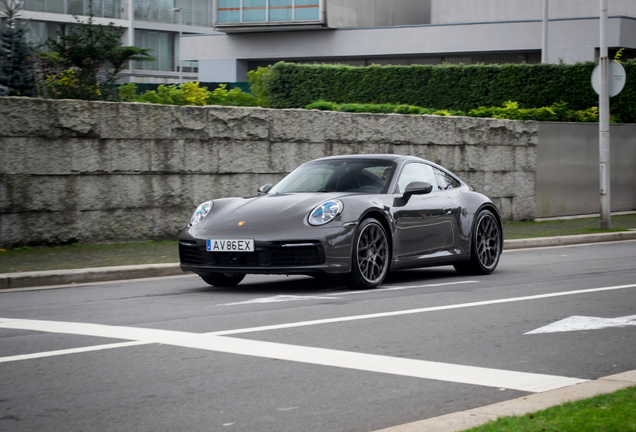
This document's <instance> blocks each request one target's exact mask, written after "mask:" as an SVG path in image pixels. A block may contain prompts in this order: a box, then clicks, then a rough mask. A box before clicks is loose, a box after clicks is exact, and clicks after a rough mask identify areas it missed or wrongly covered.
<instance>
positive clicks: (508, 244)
mask: <svg viewBox="0 0 636 432" xmlns="http://www.w3.org/2000/svg"><path fill="white" fill-rule="evenodd" d="M634 239H636V231H620V232H610V233H597V234H580V235H569V236H557V237H538V238H526V239H519V240H504V251H508V250H514V249H525V248H535V247H549V246H565V245H576V244H587V243H599V242H609V241H620V240H634ZM183 274H184V273H183V272H182V271H181V269H180V268H179V264H178V263H166V264H142V265H130V266H117V267H96V268H84V269H76V270H50V271H33V272H20V273H2V274H0V289H7V288H23V287H37V286H49V285H64V284H73V283H89V282H102V281H111V280H121V279H138V278H150V277H160V276H174V275H183Z"/></svg>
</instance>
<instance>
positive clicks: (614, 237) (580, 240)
mask: <svg viewBox="0 0 636 432" xmlns="http://www.w3.org/2000/svg"><path fill="white" fill-rule="evenodd" d="M635 239H636V231H619V232H611V233H596V234H578V235H569V236H560V237H536V238H527V239H519V240H504V250H513V249H526V248H535V247H549V246H569V245H577V244H586V243H601V242H611V241H620V240H635Z"/></svg>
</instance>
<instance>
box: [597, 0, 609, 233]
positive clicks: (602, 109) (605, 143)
mask: <svg viewBox="0 0 636 432" xmlns="http://www.w3.org/2000/svg"><path fill="white" fill-rule="evenodd" d="M600 1H601V22H600V24H601V26H600V27H601V51H600V56H599V66H600V72H601V83H600V84H601V85H600V92H599V104H598V110H599V115H598V117H599V123H598V124H599V162H600V164H599V165H600V166H599V174H600V180H601V182H600V183H601V184H600V195H601V229H610V228H611V227H612V219H611V218H612V216H611V211H610V202H611V201H610V198H611V195H610V128H609V123H610V113H609V99H610V98H609V88H608V82H607V78H608V76H609V54H608V50H607V21H608V20H607V0H600Z"/></svg>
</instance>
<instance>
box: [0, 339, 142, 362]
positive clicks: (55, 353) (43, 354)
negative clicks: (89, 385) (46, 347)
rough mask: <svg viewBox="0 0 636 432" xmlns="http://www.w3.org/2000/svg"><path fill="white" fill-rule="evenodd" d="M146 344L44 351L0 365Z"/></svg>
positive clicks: (4, 360)
mask: <svg viewBox="0 0 636 432" xmlns="http://www.w3.org/2000/svg"><path fill="white" fill-rule="evenodd" d="M147 344H148V342H120V343H113V344H106V345H94V346H88V347H81V348H70V349H65V350H57V351H46V352H39V353H33V354H22V355H16V356H10V357H0V363H6V362H13V361H19V360H31V359H36V358H45V357H55V356H60V355H67V354H77V353H83V352H90V351H101V350H105V349H112V348H124V347H130V346H137V345H147Z"/></svg>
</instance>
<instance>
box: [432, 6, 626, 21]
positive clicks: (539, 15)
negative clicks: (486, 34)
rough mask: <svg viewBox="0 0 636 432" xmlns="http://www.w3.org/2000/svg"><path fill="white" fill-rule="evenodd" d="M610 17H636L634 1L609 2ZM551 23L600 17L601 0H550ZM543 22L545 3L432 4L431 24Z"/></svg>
mask: <svg viewBox="0 0 636 432" xmlns="http://www.w3.org/2000/svg"><path fill="white" fill-rule="evenodd" d="M608 13H609V14H610V15H614V16H617V15H623V16H631V17H636V2H635V1H634V0H609V1H608ZM548 14H549V17H550V19H569V18H588V17H598V16H599V15H600V3H599V1H598V0H549V7H548ZM541 19H543V0H522V1H519V0H516V1H514V0H513V1H511V0H432V5H431V23H432V24H456V23H470V22H494V21H518V20H541Z"/></svg>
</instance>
